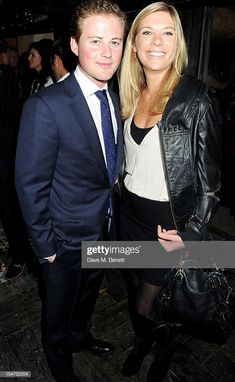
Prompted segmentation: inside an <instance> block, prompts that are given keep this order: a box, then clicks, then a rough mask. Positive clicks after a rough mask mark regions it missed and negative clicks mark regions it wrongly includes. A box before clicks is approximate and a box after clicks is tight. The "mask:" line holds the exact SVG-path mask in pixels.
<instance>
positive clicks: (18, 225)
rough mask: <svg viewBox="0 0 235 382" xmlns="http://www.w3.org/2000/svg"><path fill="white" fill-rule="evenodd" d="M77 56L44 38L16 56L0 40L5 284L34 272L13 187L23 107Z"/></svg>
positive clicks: (1, 215) (71, 65) (1, 216)
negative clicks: (5, 250)
mask: <svg viewBox="0 0 235 382" xmlns="http://www.w3.org/2000/svg"><path fill="white" fill-rule="evenodd" d="M75 57H76V56H75V55H74V54H73V53H72V51H71V49H70V46H69V39H67V38H62V39H60V40H57V41H53V40H52V39H49V38H43V39H41V40H39V41H35V42H32V43H31V44H30V45H29V47H28V50H27V51H25V52H23V53H21V54H20V55H19V53H18V50H17V48H16V47H14V46H10V45H8V43H7V41H6V40H5V39H4V38H1V39H0V85H1V86H0V190H1V191H0V220H1V224H2V227H3V230H4V233H5V235H6V238H7V241H8V255H9V258H10V259H11V261H10V264H9V265H8V269H7V271H6V274H5V279H6V280H12V279H15V278H16V277H18V276H20V275H21V273H22V272H23V270H24V267H25V265H26V266H27V269H28V270H29V271H31V272H33V273H34V272H37V266H36V264H35V260H34V256H33V253H32V249H31V245H30V243H29V241H28V237H27V233H26V229H25V224H24V221H23V218H22V215H21V211H20V208H19V204H18V199H17V195H16V191H15V186H14V162H15V150H16V142H17V135H18V129H19V122H20V116H21V111H22V107H23V105H24V103H25V101H26V100H27V98H28V97H30V96H31V95H33V94H34V93H35V92H37V91H38V90H40V89H42V88H44V87H47V86H49V85H51V84H53V83H55V82H57V81H59V80H61V79H64V78H65V77H66V75H68V74H69V73H70V71H72V70H73V69H75V67H76V58H75Z"/></svg>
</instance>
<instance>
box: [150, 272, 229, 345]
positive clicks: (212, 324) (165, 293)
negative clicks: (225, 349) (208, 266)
mask: <svg viewBox="0 0 235 382" xmlns="http://www.w3.org/2000/svg"><path fill="white" fill-rule="evenodd" d="M231 292H232V288H231V287H230V285H229V284H228V281H227V279H226V277H225V275H224V274H223V272H222V271H219V270H208V271H206V270H202V269H200V268H173V269H172V270H171V271H170V272H169V274H168V276H167V279H166V285H165V286H164V288H163V289H162V291H161V293H160V295H159V296H158V297H157V298H156V299H155V301H154V304H153V312H154V314H155V317H156V318H157V319H159V317H162V318H163V319H164V320H165V321H167V322H174V323H175V324H181V325H183V327H184V328H186V329H187V331H188V332H189V333H190V334H192V335H194V336H196V337H198V338H200V339H203V340H206V341H209V342H214V343H219V344H221V343H225V342H226V340H227V339H228V337H229V335H230V334H231V333H232V330H233V325H232V314H231V312H230V308H229V297H230V294H231Z"/></svg>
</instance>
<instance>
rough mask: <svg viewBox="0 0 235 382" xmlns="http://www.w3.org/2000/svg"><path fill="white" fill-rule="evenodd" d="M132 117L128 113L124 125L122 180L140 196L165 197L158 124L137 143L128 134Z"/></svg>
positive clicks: (167, 198)
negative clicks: (123, 177)
mask: <svg viewBox="0 0 235 382" xmlns="http://www.w3.org/2000/svg"><path fill="white" fill-rule="evenodd" d="M132 119H133V116H131V117H129V118H128V119H127V120H126V122H125V125H124V158H125V165H124V169H125V172H126V176H125V179H124V184H125V186H126V188H127V189H128V190H129V191H130V192H132V193H134V194H136V195H138V196H141V197H143V198H146V199H151V200H156V201H164V202H166V201H169V197H168V192H167V186H166V180H165V174H164V170H163V164H162V157H161V149H160V143H159V130H158V126H157V124H156V125H155V126H154V127H153V128H152V129H151V130H150V131H149V132H148V133H147V134H146V136H145V137H144V139H143V141H142V142H141V143H140V144H139V145H138V144H137V143H136V142H135V141H134V139H133V138H132V136H131V122H132Z"/></svg>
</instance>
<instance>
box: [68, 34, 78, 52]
mask: <svg viewBox="0 0 235 382" xmlns="http://www.w3.org/2000/svg"><path fill="white" fill-rule="evenodd" d="M70 48H71V50H72V52H73V53H74V54H76V56H78V43H77V41H76V40H75V38H74V37H71V39H70Z"/></svg>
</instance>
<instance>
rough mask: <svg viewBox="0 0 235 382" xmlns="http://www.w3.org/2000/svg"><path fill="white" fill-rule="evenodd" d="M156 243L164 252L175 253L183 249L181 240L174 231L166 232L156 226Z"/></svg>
mask: <svg viewBox="0 0 235 382" xmlns="http://www.w3.org/2000/svg"><path fill="white" fill-rule="evenodd" d="M157 236H158V241H159V243H160V244H161V245H162V247H163V248H164V249H165V251H166V252H172V251H177V250H178V249H182V248H184V243H183V240H182V239H181V237H180V235H179V234H178V233H177V231H176V230H175V229H170V230H168V231H167V230H166V229H164V228H162V227H161V226H160V225H158V226H157Z"/></svg>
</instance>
